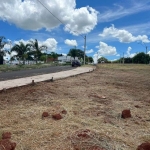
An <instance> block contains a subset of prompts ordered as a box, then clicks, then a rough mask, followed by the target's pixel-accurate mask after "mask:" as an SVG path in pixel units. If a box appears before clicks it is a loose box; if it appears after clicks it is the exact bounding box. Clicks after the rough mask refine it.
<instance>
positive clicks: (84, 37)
mask: <svg viewBox="0 0 150 150" xmlns="http://www.w3.org/2000/svg"><path fill="white" fill-rule="evenodd" d="M37 1H38V2H39V3H40V4H41V5H42V6H43V7H44V8H45V9H46V10H47V11H48V12H49V13H50V14H51V15H52V16H53V17H54V18H56V19H57V20H58V21H59V22H60V23H62V24H64V23H63V22H62V21H61V20H60V19H59V18H58V17H56V16H55V15H54V14H53V13H52V12H51V11H50V10H49V9H48V8H47V7H46V6H45V5H44V4H43V3H42V2H41V1H40V0H37ZM66 27H67V26H66ZM67 28H68V29H69V30H71V28H69V27H67ZM73 32H77V33H78V34H79V35H80V33H79V32H78V31H73ZM80 36H81V37H82V38H83V39H84V65H85V51H86V35H85V36H83V35H80Z"/></svg>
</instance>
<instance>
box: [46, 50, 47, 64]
mask: <svg viewBox="0 0 150 150" xmlns="http://www.w3.org/2000/svg"><path fill="white" fill-rule="evenodd" d="M46 63H47V47H46Z"/></svg>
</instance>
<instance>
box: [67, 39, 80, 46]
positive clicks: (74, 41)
mask: <svg viewBox="0 0 150 150" xmlns="http://www.w3.org/2000/svg"><path fill="white" fill-rule="evenodd" d="M65 44H67V45H69V46H78V44H77V41H76V40H69V39H66V40H65Z"/></svg>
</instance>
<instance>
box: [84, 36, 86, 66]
mask: <svg viewBox="0 0 150 150" xmlns="http://www.w3.org/2000/svg"><path fill="white" fill-rule="evenodd" d="M85 52H86V35H85V36H84V65H85Z"/></svg>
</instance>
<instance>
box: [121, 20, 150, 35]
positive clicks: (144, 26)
mask: <svg viewBox="0 0 150 150" xmlns="http://www.w3.org/2000/svg"><path fill="white" fill-rule="evenodd" d="M149 26H150V22H146V23H141V24H136V25H130V26H124V27H122V28H123V29H125V30H127V31H129V32H131V33H132V34H135V35H138V34H139V33H140V34H146V35H150V30H149Z"/></svg>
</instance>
